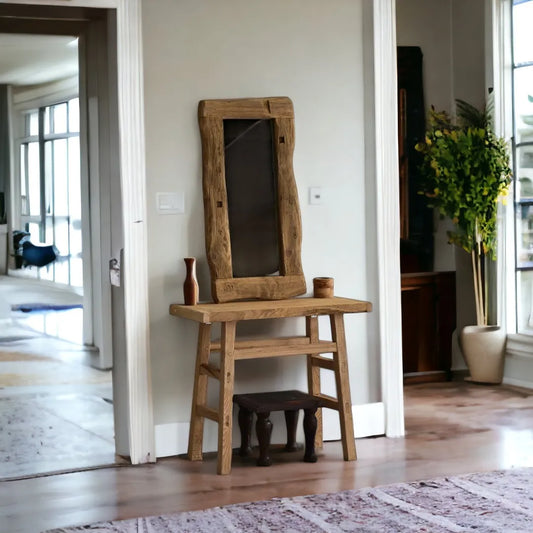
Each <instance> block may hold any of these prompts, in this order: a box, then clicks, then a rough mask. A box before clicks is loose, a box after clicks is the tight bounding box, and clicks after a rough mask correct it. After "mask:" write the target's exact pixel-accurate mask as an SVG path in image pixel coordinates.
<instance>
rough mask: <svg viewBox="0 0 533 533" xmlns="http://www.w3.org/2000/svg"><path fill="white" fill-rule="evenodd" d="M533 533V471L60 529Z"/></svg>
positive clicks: (65, 532) (60, 532) (103, 532)
mask: <svg viewBox="0 0 533 533" xmlns="http://www.w3.org/2000/svg"><path fill="white" fill-rule="evenodd" d="M78 531H89V532H91V533H110V532H115V533H159V532H180V533H182V532H214V531H216V532H230V531H231V532H246V533H251V532H271V531H282V532H284V533H296V532H302V533H303V532H305V533H310V532H326V533H336V532H345V531H360V532H365V533H367V532H380V533H383V532H408V531H411V532H414V531H417V532H431V533H441V532H450V531H453V532H455V531H458V532H459V531H477V532H483V533H488V532H506V533H509V532H529V533H530V532H532V531H533V468H527V469H513V470H505V471H498V472H489V473H481V474H469V475H465V476H452V477H446V478H440V479H434V480H430V481H418V482H414V483H398V484H394V485H388V486H383V487H377V488H368V489H362V490H348V491H344V492H337V493H334V494H320V495H313V496H302V497H297V498H275V499H273V500H268V501H260V502H254V503H245V504H237V505H228V506H225V507H216V508H213V509H207V510H206V511H193V512H184V513H179V514H172V515H165V516H157V517H149V518H136V519H133V520H124V521H115V522H106V523H99V524H94V525H90V526H85V527H78V528H67V529H55V530H53V532H54V533H73V532H78Z"/></svg>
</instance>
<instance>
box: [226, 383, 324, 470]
mask: <svg viewBox="0 0 533 533" xmlns="http://www.w3.org/2000/svg"><path fill="white" fill-rule="evenodd" d="M233 401H234V402H235V403H236V404H237V405H238V406H239V408H240V409H239V428H240V430H241V447H240V449H239V455H240V456H241V457H248V456H249V455H250V454H251V452H252V448H251V445H250V441H251V434H252V416H253V413H256V415H257V422H256V426H255V430H256V433H257V440H258V441H259V459H258V460H257V465H258V466H270V465H271V464H272V460H271V458H270V456H269V454H268V451H269V448H270V436H271V435H272V422H271V421H270V418H269V417H270V413H271V411H284V413H285V423H286V425H287V444H286V446H285V451H288V452H293V451H295V450H296V425H297V423H298V412H299V410H300V409H303V410H304V413H305V414H304V434H305V453H304V461H305V462H306V463H316V460H317V457H316V453H315V435H316V428H317V419H316V415H315V413H316V410H317V409H318V408H319V407H322V404H321V401H320V398H317V397H316V396H312V395H311V394H306V393H304V392H300V391H297V390H288V391H277V392H257V393H252V394H235V395H234V396H233Z"/></svg>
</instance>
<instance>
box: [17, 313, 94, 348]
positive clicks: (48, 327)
mask: <svg viewBox="0 0 533 533" xmlns="http://www.w3.org/2000/svg"><path fill="white" fill-rule="evenodd" d="M12 317H13V318H14V320H16V322H18V324H19V325H21V326H25V327H28V328H31V329H32V330H35V331H38V332H39V333H43V334H44V335H50V336H51V337H57V338H58V339H62V340H65V341H68V342H73V343H75V344H83V309H79V308H78V309H67V310H64V311H30V312H29V313H24V312H22V311H18V312H14V313H12Z"/></svg>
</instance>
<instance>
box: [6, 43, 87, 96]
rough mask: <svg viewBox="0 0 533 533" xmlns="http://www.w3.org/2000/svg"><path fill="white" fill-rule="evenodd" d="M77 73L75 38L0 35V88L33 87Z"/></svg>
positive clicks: (76, 44)
mask: <svg viewBox="0 0 533 533" xmlns="http://www.w3.org/2000/svg"><path fill="white" fill-rule="evenodd" d="M77 73H78V42H77V39H76V38H75V37H72V36H64V35H27V34H15V33H0V84H8V85H37V84H40V83H47V82H50V81H56V80H60V79H63V78H68V77H70V76H75V75H77Z"/></svg>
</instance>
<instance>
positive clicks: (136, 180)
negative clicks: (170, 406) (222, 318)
mask: <svg viewBox="0 0 533 533" xmlns="http://www.w3.org/2000/svg"><path fill="white" fill-rule="evenodd" d="M9 1H10V2H11V3H18V4H34V5H35V4H40V5H55V6H63V7H64V6H65V5H68V6H77V7H100V8H115V9H116V10H117V45H118V92H119V130H120V133H121V135H120V165H121V171H120V174H121V187H122V203H123V224H124V228H123V230H124V257H123V265H122V270H123V272H124V273H125V275H124V276H123V284H124V294H125V327H126V352H127V353H126V360H127V383H128V391H127V392H126V394H127V396H128V401H127V405H128V435H129V448H130V457H131V462H132V463H133V464H138V463H144V462H151V461H155V445H154V427H153V406H152V390H151V374H150V352H149V314H148V268H147V228H146V170H145V139H144V101H143V99H144V95H143V59H142V34H141V19H142V15H141V0H71V1H69V2H68V4H66V3H65V1H64V0H9ZM363 1H365V2H369V1H370V2H371V3H372V9H373V22H374V24H373V35H374V37H373V46H374V91H375V122H376V124H375V130H376V135H375V144H376V161H375V165H376V190H377V195H376V196H377V204H376V209H377V221H378V228H377V241H378V242H377V249H378V264H379V274H378V286H379V297H378V305H377V306H376V310H377V312H378V314H379V328H380V333H379V335H380V349H381V383H382V396H383V401H384V404H385V414H386V434H387V436H389V437H398V436H402V435H404V412H403V383H402V350H401V299H400V297H401V282H400V260H399V235H400V231H399V207H398V158H397V146H398V143H397V119H396V117H397V107H396V106H397V104H396V91H397V88H396V10H395V7H396V0H363ZM124 132H127V135H124V134H123V133H124Z"/></svg>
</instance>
